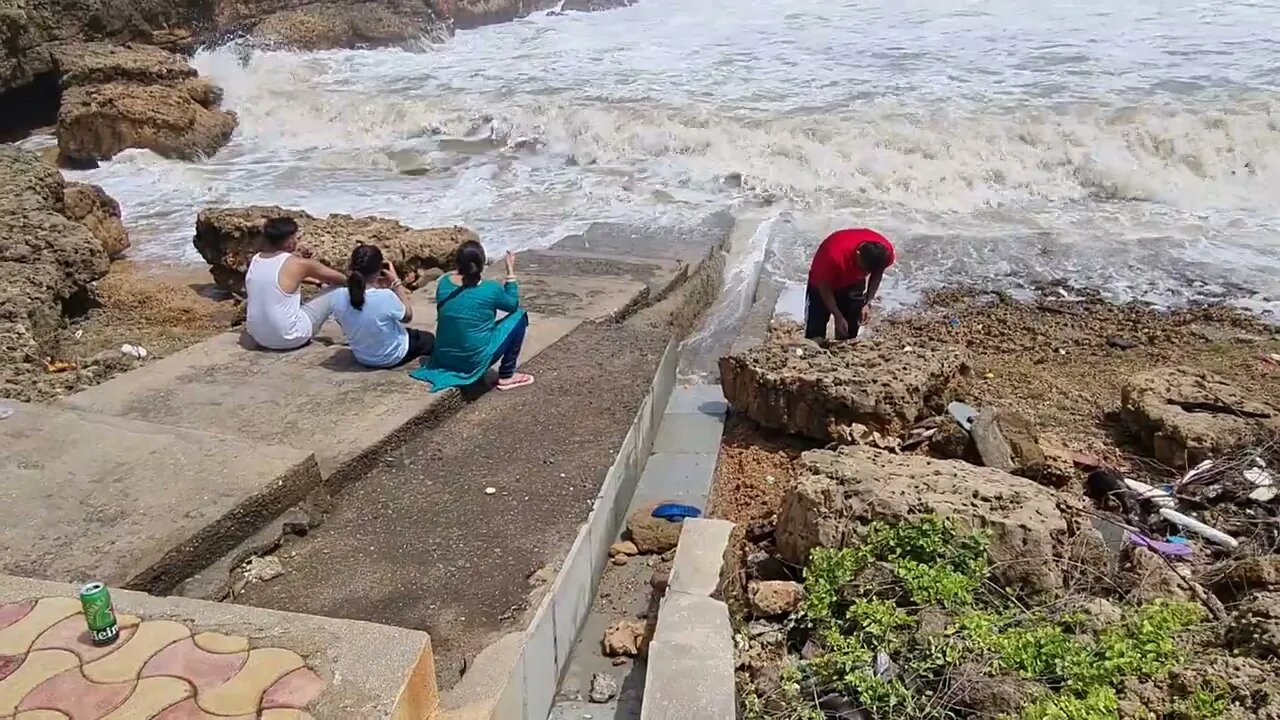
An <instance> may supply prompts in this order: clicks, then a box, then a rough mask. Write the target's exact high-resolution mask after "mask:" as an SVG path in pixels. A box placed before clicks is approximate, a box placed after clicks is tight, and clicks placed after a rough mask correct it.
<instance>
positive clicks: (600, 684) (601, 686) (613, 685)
mask: <svg viewBox="0 0 1280 720" xmlns="http://www.w3.org/2000/svg"><path fill="white" fill-rule="evenodd" d="M617 694H618V681H617V680H614V679H613V676H612V675H609V674H607V673H596V674H594V675H592V676H591V694H590V695H589V696H588V697H589V698H590V700H591V702H593V703H605V702H609V701H610V700H612V699H613V698H614V696H616V695H617Z"/></svg>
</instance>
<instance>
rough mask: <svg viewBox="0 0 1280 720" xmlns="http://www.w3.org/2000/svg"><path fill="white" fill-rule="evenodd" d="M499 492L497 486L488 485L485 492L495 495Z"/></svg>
mask: <svg viewBox="0 0 1280 720" xmlns="http://www.w3.org/2000/svg"><path fill="white" fill-rule="evenodd" d="M497 492H498V488H496V487H487V488H485V489H484V494H485V495H494V494H496V493H497Z"/></svg>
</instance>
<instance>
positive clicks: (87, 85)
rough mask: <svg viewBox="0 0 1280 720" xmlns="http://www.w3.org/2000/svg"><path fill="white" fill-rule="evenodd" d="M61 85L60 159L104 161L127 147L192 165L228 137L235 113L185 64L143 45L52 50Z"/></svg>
mask: <svg viewBox="0 0 1280 720" xmlns="http://www.w3.org/2000/svg"><path fill="white" fill-rule="evenodd" d="M53 56H54V59H55V65H56V67H57V72H58V73H59V77H60V82H61V85H62V101H61V106H60V108H59V109H58V127H57V135H58V150H59V155H60V158H61V161H62V162H64V163H70V164H83V163H89V162H92V161H97V160H107V159H110V158H112V157H114V156H115V155H116V154H117V153H119V152H120V151H121V150H124V149H126V148H143V149H146V150H151V151H153V152H155V153H157V154H159V155H162V156H164V157H169V158H178V159H181V160H195V159H198V158H202V157H206V156H209V155H212V154H214V153H215V152H217V151H218V150H219V149H220V148H221V147H222V146H223V145H226V144H227V142H228V141H229V140H230V139H231V134H232V132H233V131H234V130H235V128H236V116H235V113H232V112H229V111H225V110H221V109H219V108H218V107H217V106H218V104H219V103H220V102H221V100H222V93H221V92H220V91H219V90H218V89H217V88H215V87H214V86H213V85H211V84H210V83H208V82H207V81H205V80H202V79H200V78H199V77H197V76H196V71H195V70H194V69H193V68H191V67H190V66H189V65H188V64H187V63H186V60H185V58H182V57H181V56H178V55H174V54H173V53H170V52H167V51H165V50H161V49H159V48H155V47H150V46H145V45H130V46H125V47H120V46H114V45H107V44H103V43H71V44H66V45H61V46H58V47H57V48H55V49H54V50H53Z"/></svg>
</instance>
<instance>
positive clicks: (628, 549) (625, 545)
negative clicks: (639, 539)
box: [609, 540, 640, 555]
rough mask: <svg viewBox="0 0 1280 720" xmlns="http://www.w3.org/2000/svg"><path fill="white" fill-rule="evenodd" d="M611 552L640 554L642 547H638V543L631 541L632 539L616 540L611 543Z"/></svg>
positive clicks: (616, 553)
mask: <svg viewBox="0 0 1280 720" xmlns="http://www.w3.org/2000/svg"><path fill="white" fill-rule="evenodd" d="M609 554H610V555H639V554H640V548H638V547H636V544H635V543H633V542H631V541H630V540H623V541H622V542H616V543H614V544H612V545H610V546H609Z"/></svg>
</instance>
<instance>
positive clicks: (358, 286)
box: [347, 272, 364, 310]
mask: <svg viewBox="0 0 1280 720" xmlns="http://www.w3.org/2000/svg"><path fill="white" fill-rule="evenodd" d="M347 297H349V298H351V307H353V308H355V309H357V310H360V309H361V308H363V307H364V276H363V275H361V274H360V273H358V272H353V273H351V274H350V275H348V276H347Z"/></svg>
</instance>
